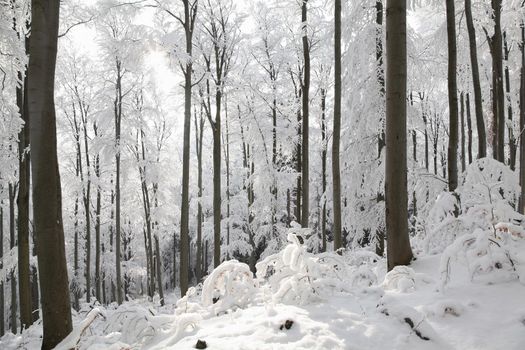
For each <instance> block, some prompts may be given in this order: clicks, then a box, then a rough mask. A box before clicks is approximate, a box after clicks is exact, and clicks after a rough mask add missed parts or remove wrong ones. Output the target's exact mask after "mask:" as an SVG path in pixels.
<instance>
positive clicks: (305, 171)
mask: <svg viewBox="0 0 525 350" xmlns="http://www.w3.org/2000/svg"><path fill="white" fill-rule="evenodd" d="M307 4H308V0H302V6H301V25H302V36H303V37H302V43H303V56H304V81H303V84H302V90H303V101H302V104H303V125H302V127H303V140H302V150H301V152H302V156H303V162H302V176H301V180H302V196H303V203H302V208H301V226H302V227H305V228H306V227H308V220H309V218H310V179H309V176H310V175H309V157H310V154H309V130H310V124H309V104H310V43H309V42H308V17H307V16H308V9H307Z"/></svg>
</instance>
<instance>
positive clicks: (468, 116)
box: [466, 93, 472, 164]
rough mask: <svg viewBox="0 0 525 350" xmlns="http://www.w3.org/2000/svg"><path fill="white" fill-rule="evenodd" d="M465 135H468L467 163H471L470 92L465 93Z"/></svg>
mask: <svg viewBox="0 0 525 350" xmlns="http://www.w3.org/2000/svg"><path fill="white" fill-rule="evenodd" d="M466 104H467V135H468V141H467V145H468V146H467V149H468V163H469V164H471V163H472V118H471V113H470V94H469V93H467V101H466Z"/></svg>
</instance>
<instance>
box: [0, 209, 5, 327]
mask: <svg viewBox="0 0 525 350" xmlns="http://www.w3.org/2000/svg"><path fill="white" fill-rule="evenodd" d="M3 204H4V203H3V202H1V203H0V269H1V268H3V263H2V262H3V257H4V207H3ZM4 305H5V300H4V281H3V279H2V280H0V337H2V336H4V334H5V321H4V314H5V310H4V307H5V306H4Z"/></svg>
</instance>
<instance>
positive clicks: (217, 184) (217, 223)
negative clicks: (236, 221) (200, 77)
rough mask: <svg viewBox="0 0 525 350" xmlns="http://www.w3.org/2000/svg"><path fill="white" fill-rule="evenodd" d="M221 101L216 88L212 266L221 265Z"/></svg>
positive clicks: (213, 127) (218, 90) (220, 94)
mask: <svg viewBox="0 0 525 350" xmlns="http://www.w3.org/2000/svg"><path fill="white" fill-rule="evenodd" d="M221 100H222V93H221V91H220V87H217V92H216V94H215V108H216V110H215V122H214V123H213V126H212V129H213V266H214V267H217V266H219V265H220V263H221Z"/></svg>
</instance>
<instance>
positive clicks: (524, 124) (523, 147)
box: [520, 19, 525, 214]
mask: <svg viewBox="0 0 525 350" xmlns="http://www.w3.org/2000/svg"><path fill="white" fill-rule="evenodd" d="M520 78H521V79H520V82H521V84H520V130H523V129H525V20H523V19H522V20H521V77H520ZM520 186H521V201H520V213H522V214H525V137H523V135H522V136H521V137H520Z"/></svg>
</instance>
